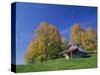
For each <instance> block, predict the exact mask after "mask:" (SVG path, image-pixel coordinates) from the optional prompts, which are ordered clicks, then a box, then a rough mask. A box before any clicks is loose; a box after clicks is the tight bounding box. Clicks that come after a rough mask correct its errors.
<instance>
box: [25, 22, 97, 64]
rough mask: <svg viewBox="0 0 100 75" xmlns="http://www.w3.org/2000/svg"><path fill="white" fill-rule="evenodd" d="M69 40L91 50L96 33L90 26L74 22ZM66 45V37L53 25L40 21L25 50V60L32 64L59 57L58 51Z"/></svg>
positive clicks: (94, 48)
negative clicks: (85, 26) (84, 27)
mask: <svg viewBox="0 0 100 75" xmlns="http://www.w3.org/2000/svg"><path fill="white" fill-rule="evenodd" d="M66 35H67V34H66ZM70 42H71V43H75V42H77V43H78V44H79V46H80V47H82V48H84V49H85V50H87V51H90V50H91V51H93V50H96V48H97V33H96V32H95V31H94V30H93V29H92V28H90V27H89V28H87V29H83V28H81V27H80V24H74V25H72V27H71V32H70ZM67 45H68V42H67V40H66V38H64V37H62V36H61V35H60V33H59V31H58V30H57V28H56V26H55V25H51V24H48V23H47V22H41V23H40V25H39V27H38V28H37V29H36V31H35V37H34V38H33V39H32V41H31V42H30V44H29V46H28V48H27V50H26V52H25V55H24V59H25V62H26V63H29V64H32V63H40V62H44V61H47V60H51V59H56V58H59V53H60V52H62V51H63V50H64V49H65V48H66V47H67Z"/></svg>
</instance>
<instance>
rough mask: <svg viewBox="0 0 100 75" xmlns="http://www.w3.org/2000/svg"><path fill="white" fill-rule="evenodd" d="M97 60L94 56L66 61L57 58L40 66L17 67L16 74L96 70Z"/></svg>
mask: <svg viewBox="0 0 100 75" xmlns="http://www.w3.org/2000/svg"><path fill="white" fill-rule="evenodd" d="M96 67H97V58H96V54H93V55H92V56H91V57H89V58H73V59H69V60H66V59H65V58H59V59H55V60H49V61H47V62H44V63H40V64H31V65H17V66H16V72H17V73H18V72H38V71H53V70H68V69H83V68H96Z"/></svg>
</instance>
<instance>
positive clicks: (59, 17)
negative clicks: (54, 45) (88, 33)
mask: <svg viewBox="0 0 100 75" xmlns="http://www.w3.org/2000/svg"><path fill="white" fill-rule="evenodd" d="M43 21H46V22H48V23H49V24H54V25H55V26H56V27H57V29H58V30H59V32H60V34H61V35H62V36H64V37H66V38H67V39H69V34H70V27H71V25H73V24H74V23H80V24H81V27H83V28H87V27H89V26H91V27H92V28H93V29H94V30H97V8H96V7H82V6H66V5H51V4H49V5H48V4H34V3H22V2H21V3H20V2H18V3H16V63H17V64H25V63H24V53H25V51H26V49H27V47H28V44H29V43H30V41H31V40H32V38H33V37H34V34H35V32H34V31H35V30H36V28H37V27H38V26H39V24H40V22H43Z"/></svg>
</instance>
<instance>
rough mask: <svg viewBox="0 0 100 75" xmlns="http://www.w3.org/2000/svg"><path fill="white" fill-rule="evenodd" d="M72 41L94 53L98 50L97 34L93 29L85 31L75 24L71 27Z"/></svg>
mask: <svg viewBox="0 0 100 75" xmlns="http://www.w3.org/2000/svg"><path fill="white" fill-rule="evenodd" d="M70 41H71V42H72V43H75V42H76V43H78V44H79V45H80V47H82V48H84V49H85V50H87V51H94V50H96V48H97V33H96V32H95V31H94V30H93V29H92V28H91V27H89V28H86V29H83V28H81V27H80V24H74V25H73V26H72V27H71V40H70Z"/></svg>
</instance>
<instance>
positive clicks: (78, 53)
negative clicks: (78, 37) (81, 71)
mask: <svg viewBox="0 0 100 75" xmlns="http://www.w3.org/2000/svg"><path fill="white" fill-rule="evenodd" d="M60 55H63V56H65V58H66V59H69V58H80V57H88V56H89V55H88V53H87V52H86V51H85V50H83V49H81V48H79V47H78V45H77V46H75V45H69V46H68V48H67V49H65V50H64V51H63V52H61V53H60Z"/></svg>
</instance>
